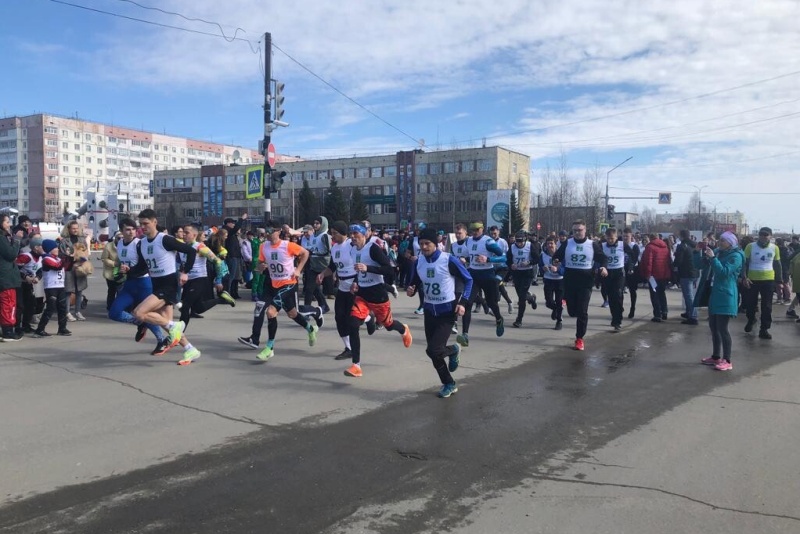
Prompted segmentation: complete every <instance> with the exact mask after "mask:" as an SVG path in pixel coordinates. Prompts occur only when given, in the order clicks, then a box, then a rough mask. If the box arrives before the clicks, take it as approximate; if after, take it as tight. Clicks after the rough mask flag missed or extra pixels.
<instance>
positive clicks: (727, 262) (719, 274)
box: [695, 232, 745, 371]
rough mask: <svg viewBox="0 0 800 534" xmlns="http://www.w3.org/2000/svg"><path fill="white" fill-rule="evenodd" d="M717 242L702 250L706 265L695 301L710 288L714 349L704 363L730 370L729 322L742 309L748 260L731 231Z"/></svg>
mask: <svg viewBox="0 0 800 534" xmlns="http://www.w3.org/2000/svg"><path fill="white" fill-rule="evenodd" d="M717 245H719V248H718V249H716V250H713V249H712V248H711V247H709V248H707V249H706V250H705V252H704V253H703V255H704V263H705V265H704V267H703V276H702V278H701V280H700V285H699V287H700V290H699V291H698V292H697V297H696V299H695V305H698V304H699V303H700V302H702V301H703V300H704V299H705V295H704V292H705V291H710V292H711V293H710V294H709V295H708V326H709V328H710V329H711V344H712V347H713V350H712V353H711V356H710V357H708V358H703V359H702V360H701V363H703V364H705V365H713V366H714V368H715V369H717V370H719V371H730V370H731V369H733V366H732V365H731V346H732V341H731V334H730V332H729V331H728V323H729V322H730V319H731V317H736V314H737V313H738V311H739V278H740V277H741V275H742V269H743V268H744V262H745V260H744V252H743V251H742V249H741V248H739V241H738V239H737V238H736V236H735V235H734V234H732V233H731V232H725V233H724V234H722V236H720V239H719V241H718V242H717ZM708 277H713V278H712V283H711V284H710V285H709V284H707V283H706V281H707V280H708ZM720 349H721V350H720ZM720 352H721V354H720Z"/></svg>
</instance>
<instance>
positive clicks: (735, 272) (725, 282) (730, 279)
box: [694, 247, 744, 317]
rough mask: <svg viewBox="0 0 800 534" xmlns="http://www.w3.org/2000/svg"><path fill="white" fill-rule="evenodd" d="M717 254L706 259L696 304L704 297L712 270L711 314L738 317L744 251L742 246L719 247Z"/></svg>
mask: <svg viewBox="0 0 800 534" xmlns="http://www.w3.org/2000/svg"><path fill="white" fill-rule="evenodd" d="M714 252H715V254H716V256H714V257H713V258H711V259H710V260H708V259H704V266H703V276H702V277H701V278H700V284H699V285H698V286H697V287H698V291H697V295H696V296H695V301H694V303H695V306H697V305H698V303H699V302H700V301H701V299H702V298H703V293H704V292H705V290H706V280H708V276H709V274H710V273H711V272H713V275H714V279H713V285H712V286H711V295H710V298H709V300H708V313H709V315H711V314H713V315H730V316H732V317H736V314H737V313H738V311H739V278H740V277H741V274H742V269H744V252H743V251H742V249H741V248H739V247H736V248H730V249H728V250H720V249H717V250H715V251H714Z"/></svg>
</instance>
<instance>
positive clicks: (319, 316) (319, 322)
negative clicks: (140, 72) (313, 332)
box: [314, 306, 325, 328]
mask: <svg viewBox="0 0 800 534" xmlns="http://www.w3.org/2000/svg"><path fill="white" fill-rule="evenodd" d="M314 320H315V321H316V322H317V327H318V328H322V325H324V324H325V315H324V314H323V313H322V308H321V307H320V306H317V313H316V315H314Z"/></svg>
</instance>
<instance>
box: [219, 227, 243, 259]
mask: <svg viewBox="0 0 800 534" xmlns="http://www.w3.org/2000/svg"><path fill="white" fill-rule="evenodd" d="M243 222H244V220H243V219H239V220H238V221H236V224H235V225H234V227H233V228H228V227H227V226H224V227H223V228H225V229H226V230H228V237H226V238H225V250H227V251H228V258H231V259H233V258H238V259H242V246H241V245H240V244H239V237H238V236H237V235H236V234H237V233H238V232H239V229H241V227H242V223H243Z"/></svg>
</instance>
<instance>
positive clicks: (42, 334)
mask: <svg viewBox="0 0 800 534" xmlns="http://www.w3.org/2000/svg"><path fill="white" fill-rule="evenodd" d="M32 337H37V338H38V337H50V334H48V333H47V332H45V331H44V330H36V331H34V332H33V336H32Z"/></svg>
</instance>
